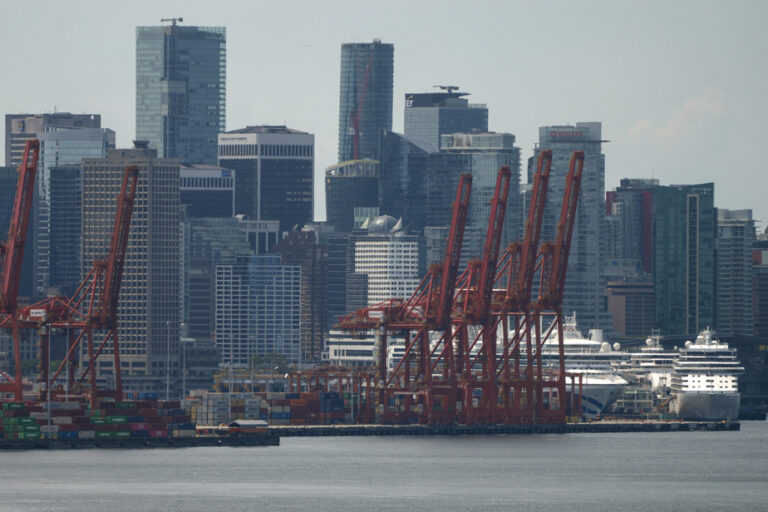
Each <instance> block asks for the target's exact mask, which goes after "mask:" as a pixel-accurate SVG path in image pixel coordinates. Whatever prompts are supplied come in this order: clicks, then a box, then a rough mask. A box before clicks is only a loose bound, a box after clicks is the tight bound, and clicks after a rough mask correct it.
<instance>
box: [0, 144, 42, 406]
mask: <svg viewBox="0 0 768 512" xmlns="http://www.w3.org/2000/svg"><path fill="white" fill-rule="evenodd" d="M39 156H40V141H39V140H38V139H30V140H28V141H27V142H26V144H25V146H24V153H23V155H22V157H21V165H20V166H19V178H18V181H17V185H16V194H15V197H14V202H13V211H12V213H11V222H10V227H9V229H8V238H7V239H6V241H5V242H4V243H2V244H0V257H1V258H2V266H1V267H0V286H1V287H2V288H0V327H4V328H10V329H11V333H12V338H13V360H14V364H15V367H14V370H15V375H14V376H10V375H8V374H6V373H5V372H2V375H0V377H2V379H3V382H2V383H0V392H10V393H13V394H14V396H15V399H16V400H17V401H21V400H22V399H23V390H22V383H21V379H22V369H21V340H20V338H19V336H20V333H19V327H20V326H19V319H18V303H17V300H18V294H19V281H20V280H21V263H22V260H23V259H24V246H25V244H26V240H27V227H28V226H29V213H30V211H31V208H32V201H33V194H34V190H35V175H36V172H37V161H38V158H39Z"/></svg>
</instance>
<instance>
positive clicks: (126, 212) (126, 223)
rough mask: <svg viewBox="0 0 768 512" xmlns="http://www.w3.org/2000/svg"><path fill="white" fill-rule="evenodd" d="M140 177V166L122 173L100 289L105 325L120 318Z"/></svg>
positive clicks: (111, 324)
mask: <svg viewBox="0 0 768 512" xmlns="http://www.w3.org/2000/svg"><path fill="white" fill-rule="evenodd" d="M138 179H139V168H138V166H136V165H129V166H127V167H126V168H125V173H124V174H123V184H122V187H121V189H120V195H119V196H118V197H117V212H116V214H115V225H114V228H113V229H112V243H111V245H110V248H109V256H108V257H107V266H106V270H105V272H104V285H103V287H102V289H101V290H100V291H101V293H100V295H99V297H100V299H101V300H100V302H101V303H100V307H99V310H98V315H97V318H98V322H99V324H100V325H101V327H102V328H111V327H114V325H115V324H116V322H117V302H118V297H119V295H120V284H121V282H122V278H123V265H124V264H125V250H126V248H127V247H128V232H129V229H130V226H131V215H132V213H133V203H134V200H135V199H136V185H137V183H138Z"/></svg>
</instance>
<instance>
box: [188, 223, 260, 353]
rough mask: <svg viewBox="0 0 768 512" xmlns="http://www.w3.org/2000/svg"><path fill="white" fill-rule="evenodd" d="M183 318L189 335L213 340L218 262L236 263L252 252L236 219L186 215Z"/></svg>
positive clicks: (199, 338)
mask: <svg viewBox="0 0 768 512" xmlns="http://www.w3.org/2000/svg"><path fill="white" fill-rule="evenodd" d="M182 245H183V247H184V250H183V253H184V257H183V261H184V272H183V278H182V290H181V299H182V302H183V307H182V315H183V316H182V318H183V322H184V324H186V326H187V332H188V335H189V336H190V337H191V338H194V339H196V340H199V341H213V340H214V331H215V311H216V293H215V291H216V278H215V277H216V265H234V264H236V263H237V262H238V261H240V260H241V259H242V258H247V257H249V256H250V255H251V254H253V251H251V247H250V245H249V244H248V236H247V235H246V233H245V231H244V230H243V229H242V227H241V226H240V223H239V222H238V220H237V219H234V218H223V217H203V218H195V217H191V218H187V219H185V222H184V239H183V244H182Z"/></svg>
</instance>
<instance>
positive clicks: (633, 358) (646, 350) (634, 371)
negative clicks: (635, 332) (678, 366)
mask: <svg viewBox="0 0 768 512" xmlns="http://www.w3.org/2000/svg"><path fill="white" fill-rule="evenodd" d="M677 357H678V352H677V351H676V350H674V351H672V350H664V347H663V346H662V345H661V335H660V334H659V332H658V331H654V333H653V334H652V335H651V336H650V337H649V338H647V339H646V340H645V346H644V347H641V348H640V350H639V351H638V352H632V353H630V358H629V365H628V366H627V367H625V368H623V370H622V373H623V374H625V375H627V376H628V377H631V378H633V379H636V380H638V382H644V383H645V385H647V386H650V388H651V390H652V391H654V392H655V393H657V394H660V395H666V394H667V392H668V391H669V388H670V386H671V384H672V368H673V366H674V363H675V361H676V360H677Z"/></svg>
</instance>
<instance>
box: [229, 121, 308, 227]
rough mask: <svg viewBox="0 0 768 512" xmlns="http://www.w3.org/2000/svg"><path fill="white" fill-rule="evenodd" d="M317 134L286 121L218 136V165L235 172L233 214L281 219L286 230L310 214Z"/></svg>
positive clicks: (258, 218) (306, 220) (262, 218)
mask: <svg viewBox="0 0 768 512" xmlns="http://www.w3.org/2000/svg"><path fill="white" fill-rule="evenodd" d="M314 164H315V136H314V135H312V134H310V133H306V132H301V131H298V130H292V129H290V128H287V127H285V126H247V127H245V128H241V129H239V130H233V131H230V132H227V133H222V134H221V135H219V165H220V166H222V167H224V168H226V169H233V170H234V171H235V173H236V175H237V188H236V190H235V214H238V215H239V214H243V215H247V216H248V218H249V219H251V220H279V221H280V229H282V230H283V231H287V230H290V229H292V228H293V227H294V226H299V227H301V226H303V225H304V224H306V223H307V222H309V221H311V220H312V215H313V209H312V208H313V206H312V204H313V203H312V200H313V188H312V187H313V172H314Z"/></svg>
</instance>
